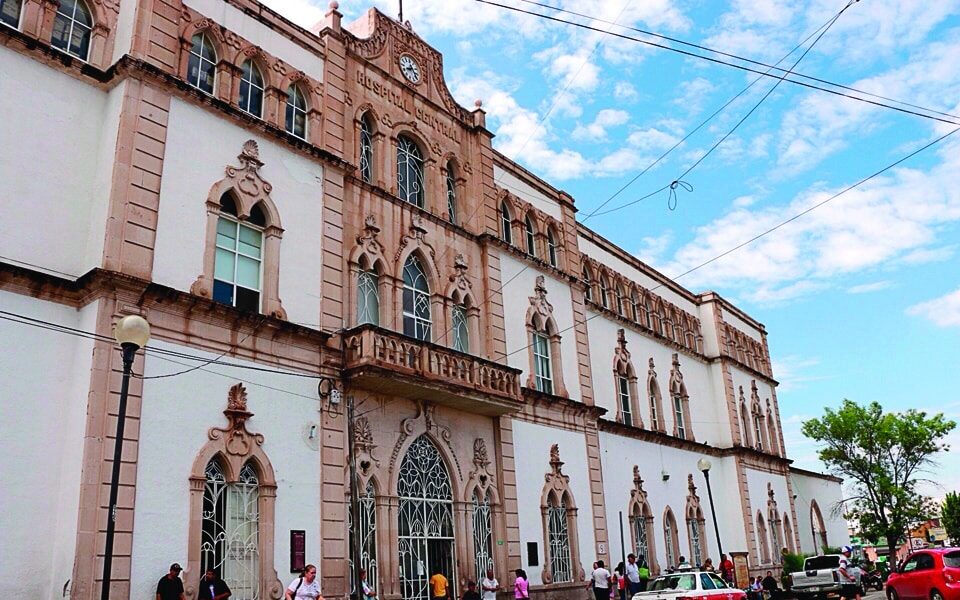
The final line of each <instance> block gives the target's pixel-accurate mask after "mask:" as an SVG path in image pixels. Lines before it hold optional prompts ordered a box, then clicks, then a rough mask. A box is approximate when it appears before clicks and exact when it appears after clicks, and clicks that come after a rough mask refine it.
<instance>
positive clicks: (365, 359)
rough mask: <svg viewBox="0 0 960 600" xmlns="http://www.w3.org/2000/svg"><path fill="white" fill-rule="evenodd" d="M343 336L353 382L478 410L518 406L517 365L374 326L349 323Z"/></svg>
mask: <svg viewBox="0 0 960 600" xmlns="http://www.w3.org/2000/svg"><path fill="white" fill-rule="evenodd" d="M344 338H345V340H344V341H345V344H346V357H345V361H346V365H345V376H346V377H347V378H348V379H349V380H350V383H351V384H352V385H355V386H357V387H360V388H363V389H366V390H370V391H372V392H377V393H381V394H390V395H394V396H407V397H410V398H414V399H418V400H427V401H429V402H436V403H438V404H445V405H448V406H452V407H454V408H458V409H461V410H465V411H468V412H472V413H477V414H483V415H502V414H506V413H511V412H516V411H518V410H520V408H521V406H522V405H523V398H522V396H521V395H520V370H519V369H514V368H512V367H508V366H506V365H501V364H499V363H495V362H493V361H489V360H485V359H483V358H479V357H476V356H472V355H470V354H464V353H462V352H457V351H456V350H451V349H450V348H444V347H442V346H438V345H437V344H434V343H432V342H424V341H420V340H415V339H413V338H409V337H406V336H405V335H402V334H400V333H396V332H394V331H389V330H386V329H382V328H380V327H376V326H374V325H361V326H359V327H355V328H353V329H351V330H350V331H348V332H346V333H345V334H344Z"/></svg>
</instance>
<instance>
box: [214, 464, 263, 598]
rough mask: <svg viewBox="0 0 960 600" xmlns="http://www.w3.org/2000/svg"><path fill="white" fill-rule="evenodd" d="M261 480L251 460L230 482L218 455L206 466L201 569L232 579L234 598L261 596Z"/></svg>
mask: <svg viewBox="0 0 960 600" xmlns="http://www.w3.org/2000/svg"><path fill="white" fill-rule="evenodd" d="M259 500H260V482H259V479H258V477H257V473H256V471H255V470H254V469H253V467H251V466H250V463H246V464H244V465H243V468H241V469H240V474H239V476H238V478H237V481H235V482H229V483H228V482H227V480H226V477H225V476H224V471H223V467H222V466H221V464H220V462H219V460H218V459H217V458H213V459H211V461H210V462H209V463H208V464H207V469H206V484H205V486H204V491H203V515H202V519H203V522H202V524H201V530H202V535H203V540H202V542H201V545H200V565H201V570H202V571H206V570H208V569H213V570H216V571H217V572H218V573H220V574H221V577H223V578H224V579H225V580H228V581H230V585H231V587H232V590H233V597H235V598H239V599H241V600H256V599H257V598H259V597H260V581H259V573H260V544H259V539H258V536H259V530H260V511H259V504H260V502H259Z"/></svg>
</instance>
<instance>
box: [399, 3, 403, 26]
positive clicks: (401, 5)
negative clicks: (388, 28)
mask: <svg viewBox="0 0 960 600" xmlns="http://www.w3.org/2000/svg"><path fill="white" fill-rule="evenodd" d="M399 21H400V22H401V23H403V0H400V19H399Z"/></svg>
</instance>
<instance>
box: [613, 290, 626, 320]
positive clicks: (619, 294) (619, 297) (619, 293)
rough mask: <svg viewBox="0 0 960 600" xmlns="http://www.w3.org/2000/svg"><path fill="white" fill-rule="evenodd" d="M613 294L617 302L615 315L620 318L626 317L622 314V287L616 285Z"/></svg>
mask: <svg viewBox="0 0 960 600" xmlns="http://www.w3.org/2000/svg"><path fill="white" fill-rule="evenodd" d="M614 294H615V295H616V301H617V314H618V315H620V316H621V317H625V316H627V315H626V313H624V312H623V287H622V286H621V285H620V284H617V287H616V289H615V291H614Z"/></svg>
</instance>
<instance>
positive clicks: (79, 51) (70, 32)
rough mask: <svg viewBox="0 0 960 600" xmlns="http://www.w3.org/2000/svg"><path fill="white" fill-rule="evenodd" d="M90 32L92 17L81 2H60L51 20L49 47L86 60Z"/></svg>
mask: <svg viewBox="0 0 960 600" xmlns="http://www.w3.org/2000/svg"><path fill="white" fill-rule="evenodd" d="M4 4H6V3H4ZM4 8H6V6H4ZM18 12H19V11H18ZM92 31H93V17H92V16H91V13H90V9H89V8H87V5H86V4H84V2H83V0H60V2H59V4H58V6H57V14H56V16H55V17H54V19H53V36H52V37H51V38H50V45H51V46H53V47H54V48H58V49H60V50H63V51H64V52H66V53H67V54H70V55H71V56H76V57H77V58H79V59H80V60H87V56H88V54H89V53H90V34H91V32H92Z"/></svg>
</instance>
